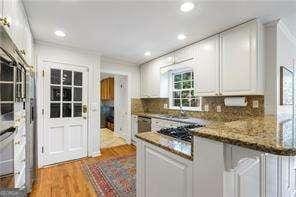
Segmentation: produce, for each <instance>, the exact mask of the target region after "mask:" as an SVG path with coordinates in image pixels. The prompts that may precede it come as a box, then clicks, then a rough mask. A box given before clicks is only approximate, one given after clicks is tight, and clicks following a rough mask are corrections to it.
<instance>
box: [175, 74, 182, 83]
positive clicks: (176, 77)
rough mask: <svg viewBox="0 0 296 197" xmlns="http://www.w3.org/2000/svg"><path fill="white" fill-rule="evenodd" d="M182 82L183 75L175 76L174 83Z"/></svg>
mask: <svg viewBox="0 0 296 197" xmlns="http://www.w3.org/2000/svg"><path fill="white" fill-rule="evenodd" d="M178 81H181V75H180V74H179V75H174V82H178Z"/></svg>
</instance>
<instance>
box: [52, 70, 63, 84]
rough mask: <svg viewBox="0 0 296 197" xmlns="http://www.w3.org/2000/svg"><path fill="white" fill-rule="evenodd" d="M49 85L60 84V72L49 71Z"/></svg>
mask: <svg viewBox="0 0 296 197" xmlns="http://www.w3.org/2000/svg"><path fill="white" fill-rule="evenodd" d="M50 83H51V84H61V70H58V69H50Z"/></svg>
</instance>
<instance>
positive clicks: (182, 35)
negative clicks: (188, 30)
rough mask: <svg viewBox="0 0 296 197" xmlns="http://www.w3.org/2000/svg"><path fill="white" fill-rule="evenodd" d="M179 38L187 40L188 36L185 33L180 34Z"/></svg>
mask: <svg viewBox="0 0 296 197" xmlns="http://www.w3.org/2000/svg"><path fill="white" fill-rule="evenodd" d="M178 39H179V40H185V39H186V36H185V35H184V34H179V35H178Z"/></svg>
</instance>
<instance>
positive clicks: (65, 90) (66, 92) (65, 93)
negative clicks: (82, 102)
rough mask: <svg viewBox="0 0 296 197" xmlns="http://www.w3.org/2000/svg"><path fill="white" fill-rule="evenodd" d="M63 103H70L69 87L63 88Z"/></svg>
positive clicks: (70, 92) (70, 91)
mask: <svg viewBox="0 0 296 197" xmlns="http://www.w3.org/2000/svg"><path fill="white" fill-rule="evenodd" d="M63 101H72V88H71V87H63Z"/></svg>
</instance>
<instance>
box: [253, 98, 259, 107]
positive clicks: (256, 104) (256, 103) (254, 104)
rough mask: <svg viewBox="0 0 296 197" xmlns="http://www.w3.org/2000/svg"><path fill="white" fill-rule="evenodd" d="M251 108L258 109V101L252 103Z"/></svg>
mask: <svg viewBox="0 0 296 197" xmlns="http://www.w3.org/2000/svg"><path fill="white" fill-rule="evenodd" d="M253 108H259V101H257V100H254V101H253Z"/></svg>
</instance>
